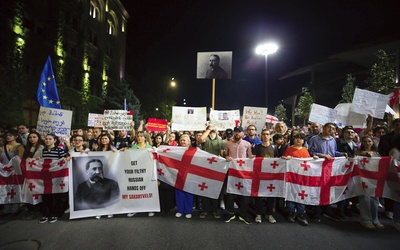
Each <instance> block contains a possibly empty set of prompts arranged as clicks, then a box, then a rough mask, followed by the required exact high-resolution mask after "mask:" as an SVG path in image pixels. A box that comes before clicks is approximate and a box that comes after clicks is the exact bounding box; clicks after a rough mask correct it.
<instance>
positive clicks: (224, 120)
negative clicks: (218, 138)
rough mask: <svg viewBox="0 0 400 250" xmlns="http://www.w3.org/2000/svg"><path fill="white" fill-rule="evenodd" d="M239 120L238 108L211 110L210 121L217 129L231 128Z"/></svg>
mask: <svg viewBox="0 0 400 250" xmlns="http://www.w3.org/2000/svg"><path fill="white" fill-rule="evenodd" d="M238 121H240V111H239V110H211V111H210V122H211V124H212V125H214V126H215V127H216V128H217V129H218V130H226V129H228V128H231V129H233V128H234V127H235V126H236V123H237V122H238Z"/></svg>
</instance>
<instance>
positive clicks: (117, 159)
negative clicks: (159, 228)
mask: <svg viewBox="0 0 400 250" xmlns="http://www.w3.org/2000/svg"><path fill="white" fill-rule="evenodd" d="M151 151H152V150H150V151H149V150H148V149H139V150H126V151H124V152H121V151H117V152H112V151H108V152H89V154H80V153H73V154H72V155H71V156H72V159H71V161H70V163H69V175H70V186H69V188H70V192H69V196H70V218H71V219H75V218H82V217H89V216H99V215H108V214H124V213H136V212H158V211H160V204H159V197H158V184H157V179H156V175H155V167H154V165H153V154H152V152H151Z"/></svg>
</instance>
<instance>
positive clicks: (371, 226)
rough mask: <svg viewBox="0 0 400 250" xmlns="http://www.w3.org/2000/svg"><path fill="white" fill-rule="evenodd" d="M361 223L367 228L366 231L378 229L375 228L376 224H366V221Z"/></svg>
mask: <svg viewBox="0 0 400 250" xmlns="http://www.w3.org/2000/svg"><path fill="white" fill-rule="evenodd" d="M360 223H361V225H362V226H363V227H365V228H366V229H370V230H375V229H376V228H375V226H374V224H372V223H371V222H364V221H361V222H360Z"/></svg>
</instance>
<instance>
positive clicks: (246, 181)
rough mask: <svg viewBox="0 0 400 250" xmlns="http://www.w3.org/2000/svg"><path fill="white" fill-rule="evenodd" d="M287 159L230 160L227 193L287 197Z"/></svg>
mask: <svg viewBox="0 0 400 250" xmlns="http://www.w3.org/2000/svg"><path fill="white" fill-rule="evenodd" d="M285 171H286V160H284V159H276V158H262V157H257V158H252V159H248V158H246V159H234V160H232V161H231V162H230V165H229V172H228V183H227V193H231V194H239V195H244V196H253V197H285V192H284V191H285V189H284V187H285Z"/></svg>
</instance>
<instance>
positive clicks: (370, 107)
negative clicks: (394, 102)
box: [350, 88, 390, 119]
mask: <svg viewBox="0 0 400 250" xmlns="http://www.w3.org/2000/svg"><path fill="white" fill-rule="evenodd" d="M389 99H390V95H382V94H379V93H375V92H372V91H368V90H364V89H359V88H356V90H355V91H354V96H353V102H352V103H351V109H350V111H353V112H355V113H359V114H364V115H368V114H372V115H373V117H376V118H379V119H383V117H384V115H385V110H386V105H387V104H388V103H389Z"/></svg>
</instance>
